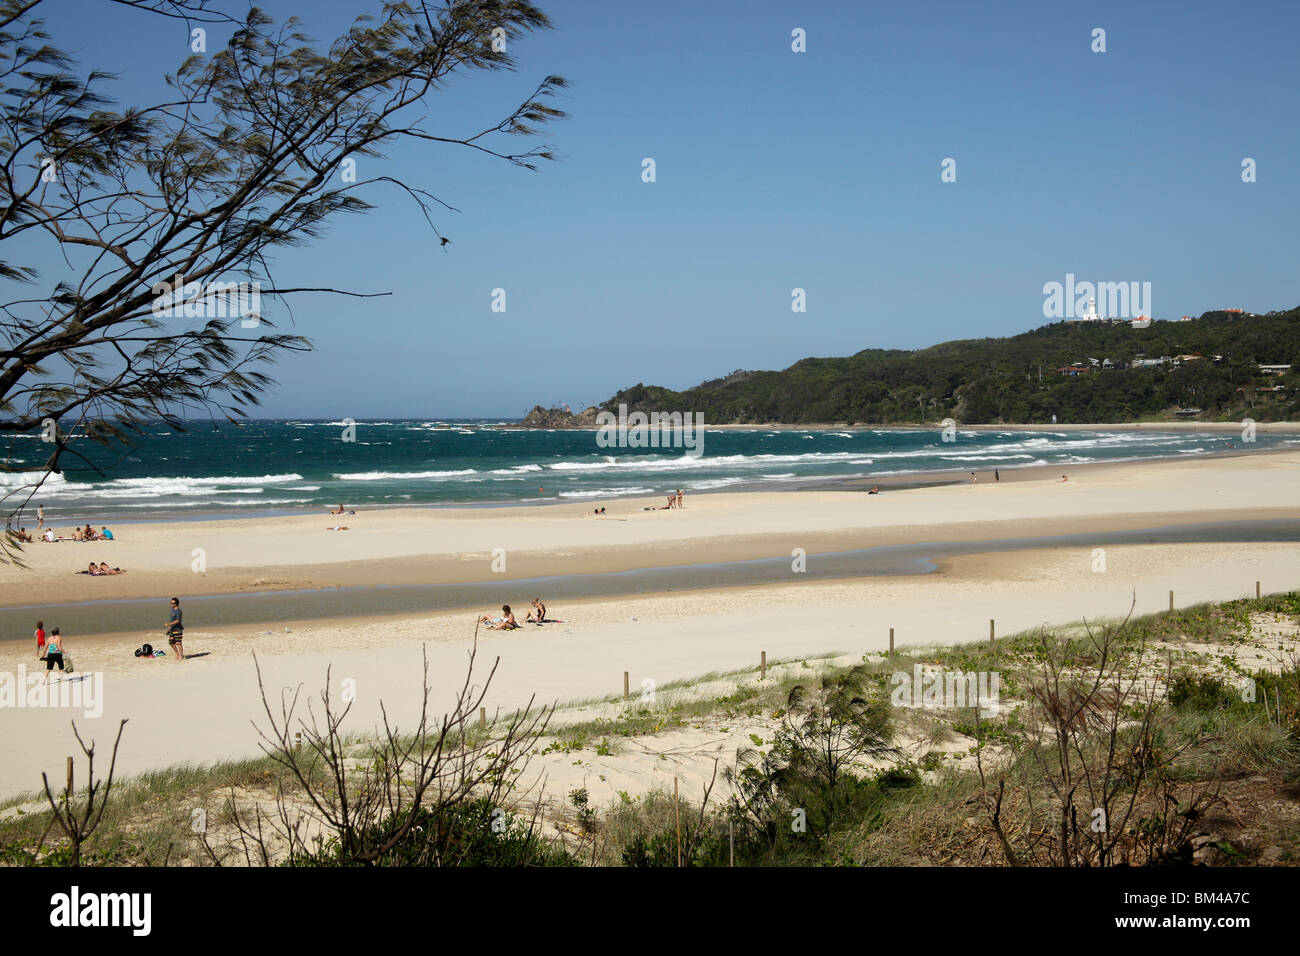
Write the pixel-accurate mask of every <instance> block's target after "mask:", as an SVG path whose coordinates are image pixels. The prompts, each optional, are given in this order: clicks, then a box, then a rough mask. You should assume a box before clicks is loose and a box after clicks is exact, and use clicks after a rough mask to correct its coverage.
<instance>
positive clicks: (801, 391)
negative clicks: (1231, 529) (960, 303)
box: [603, 307, 1300, 425]
mask: <svg viewBox="0 0 1300 956" xmlns="http://www.w3.org/2000/svg"><path fill="white" fill-rule="evenodd" d="M1094 362H1095V364H1094ZM1143 362H1147V363H1153V364H1150V365H1142V364H1141V363H1143ZM1261 365H1265V366H1269V365H1272V366H1280V365H1290V366H1291V368H1290V370H1289V371H1288V372H1286V373H1284V374H1281V375H1278V374H1272V373H1270V372H1267V371H1261V369H1260V366H1261ZM1061 369H1066V370H1067V371H1060V370H1061ZM1298 369H1300V307H1298V308H1294V309H1289V310H1287V311H1284V312H1270V313H1268V314H1267V315H1250V314H1246V313H1240V312H1229V311H1215V312H1206V313H1205V314H1204V315H1202V316H1200V317H1199V318H1196V319H1190V320H1188V321H1185V322H1178V321H1155V322H1152V323H1151V325H1150V326H1149V327H1147V328H1133V327H1131V326H1130V324H1129V323H1127V322H1123V323H1109V322H1055V323H1053V324H1051V325H1045V326H1043V327H1041V328H1037V329H1034V330H1032V331H1029V332H1024V333H1021V334H1020V335H1014V336H1010V337H1008V338H984V339H961V340H956V341H952V342H944V343H942V344H939V345H934V346H931V347H930V348H925V349H918V350H915V351H905V350H900V349H864V350H863V351H861V352H858V353H857V354H855V355H851V356H848V357H845V358H805V359H802V360H800V361H798V362H796V363H795V364H794V365H792V366H790V367H789V368H787V369H784V370H783V371H779V372H776V371H758V372H753V371H743V370H738V371H735V372H732V373H731V374H730V375H727V376H725V377H723V378H718V379H713V380H711V381H708V382H704V383H702V384H700V385H697V386H695V387H694V388H689V389H686V390H684V391H680V392H679V391H672V390H671V389H667V388H661V387H659V386H655V385H644V384H639V385H635V386H633V387H631V388H627V389H624V390H622V391H620V392H618V393H617V394H616V395H614V396H613V397H612V398H610V399H609V401H607V402H605V403H604V406H603V407H604V408H606V409H609V410H614V409H616V408H617V407H618V406H619V405H620V404H625V405H627V407H628V409H629V410H631V411H637V410H639V411H644V412H650V411H660V412H670V411H682V412H685V411H687V410H689V411H692V412H700V413H703V415H704V417H705V420H706V421H708V422H709V423H710V424H732V423H735V424H747V423H782V424H833V423H843V424H846V425H854V424H865V425H874V424H911V423H917V422H936V421H940V420H942V419H944V418H949V417H951V418H953V419H955V420H956V421H957V422H959V423H963V424H972V425H975V424H998V423H1005V424H1032V423H1047V422H1051V421H1052V420H1053V419H1052V416H1053V415H1055V416H1056V421H1058V422H1061V423H1063V424H1098V423H1117V422H1145V421H1162V420H1168V419H1171V418H1188V419H1191V420H1194V421H1240V420H1241V419H1242V418H1245V417H1249V418H1252V419H1254V420H1256V421H1259V422H1269V421H1287V420H1294V419H1295V417H1296V415H1297V413H1300V373H1298V372H1297V370H1298ZM1071 370H1073V371H1071ZM1279 387H1280V390H1277V389H1279ZM1190 409H1199V410H1200V411H1199V412H1196V413H1195V414H1193V413H1191V412H1190V411H1189V410H1190ZM1180 411H1182V414H1180Z"/></svg>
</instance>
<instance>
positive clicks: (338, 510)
mask: <svg viewBox="0 0 1300 956" xmlns="http://www.w3.org/2000/svg"><path fill="white" fill-rule="evenodd" d="M328 513H329V514H332V515H341V514H343V505H342V503H340V504H339V506H338V507H337V508H335V509H334V510H333V511H330V512H328Z"/></svg>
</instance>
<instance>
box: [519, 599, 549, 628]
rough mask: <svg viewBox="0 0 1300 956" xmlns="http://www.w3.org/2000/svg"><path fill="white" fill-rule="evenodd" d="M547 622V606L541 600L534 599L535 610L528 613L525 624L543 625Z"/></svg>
mask: <svg viewBox="0 0 1300 956" xmlns="http://www.w3.org/2000/svg"><path fill="white" fill-rule="evenodd" d="M545 620H546V605H545V604H543V603H542V599H541V598H533V609H532V610H531V611H529V612H528V616H527V617H526V618H524V623H525V624H527V623H529V622H531V623H533V624H541V623H542V622H543V621H545Z"/></svg>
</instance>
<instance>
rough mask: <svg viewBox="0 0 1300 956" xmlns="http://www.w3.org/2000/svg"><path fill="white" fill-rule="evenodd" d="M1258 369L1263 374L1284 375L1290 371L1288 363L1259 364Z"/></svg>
mask: <svg viewBox="0 0 1300 956" xmlns="http://www.w3.org/2000/svg"><path fill="white" fill-rule="evenodd" d="M1259 370H1260V371H1261V372H1263V373H1264V374H1265V375H1285V374H1286V373H1287V372H1289V371H1291V366H1290V365H1261V366H1260V367H1259Z"/></svg>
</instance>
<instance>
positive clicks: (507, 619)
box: [478, 604, 519, 631]
mask: <svg viewBox="0 0 1300 956" xmlns="http://www.w3.org/2000/svg"><path fill="white" fill-rule="evenodd" d="M478 622H479V623H480V624H486V625H487V626H488V628H489V629H490V630H493V631H513V630H514V629H515V628H517V627H518V626H519V622H518V621H516V620H515V615H514V612H513V611H511V610H510V605H509V604H502V605H501V617H491V618H490V617H488V616H487V615H486V614H484V615H483V616H482V617H480V618H479V619H478Z"/></svg>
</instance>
